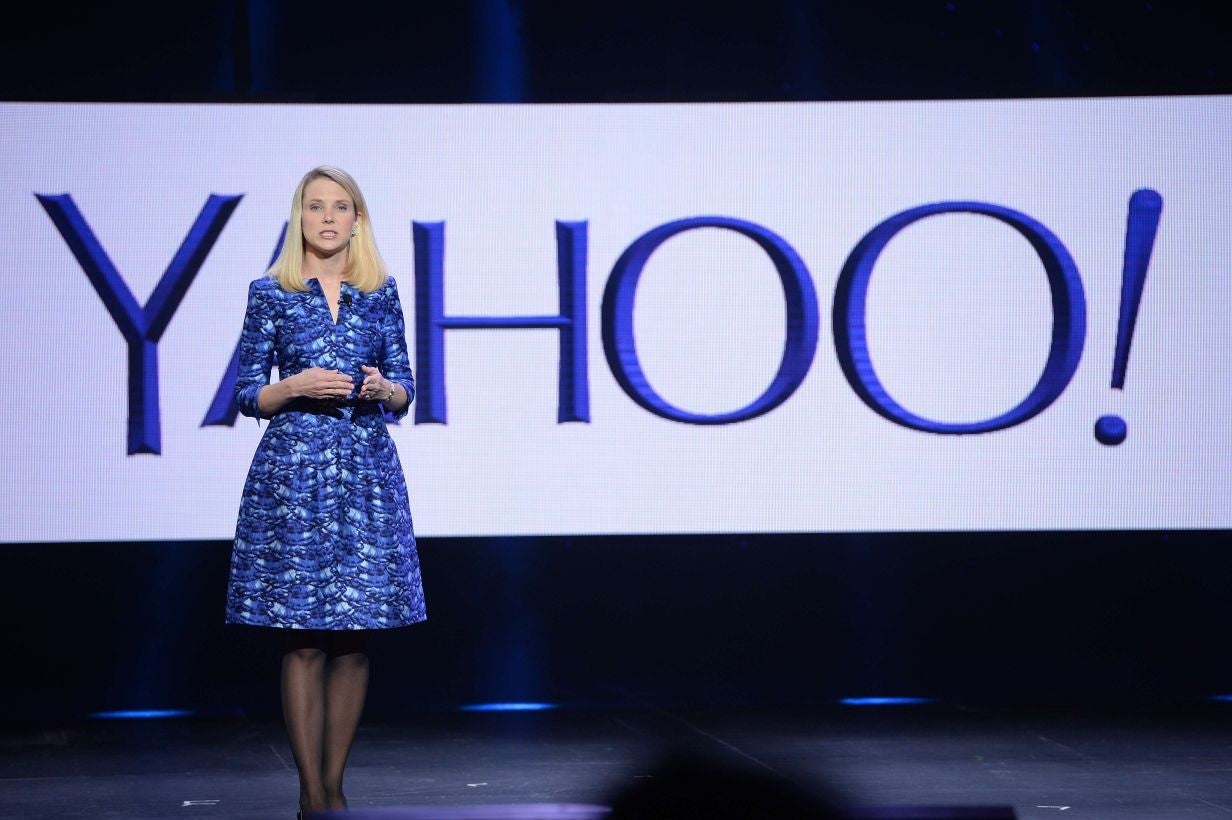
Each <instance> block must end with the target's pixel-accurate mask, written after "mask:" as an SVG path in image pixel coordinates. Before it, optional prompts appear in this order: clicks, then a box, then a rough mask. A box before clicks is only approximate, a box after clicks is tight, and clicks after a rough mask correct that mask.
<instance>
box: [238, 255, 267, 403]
mask: <svg viewBox="0 0 1232 820" xmlns="http://www.w3.org/2000/svg"><path fill="white" fill-rule="evenodd" d="M263 284H265V282H264V280H261V279H258V280H256V281H255V282H253V283H251V284H250V285H249V286H248V309H247V310H246V311H245V312H244V330H243V332H242V333H241V334H240V362H239V371H238V375H237V378H236V380H235V403H236V405H238V407H239V409H240V412H241V413H243V414H244V415H245V416H253V417H255V418H258V419H259V418H260V417H261V411H260V410H259V409H258V407H257V394H258V393H260V392H261V388H262V387H265V386H266V385H268V384H269V383H270V370H271V369H272V368H273V366H274V341H275V339H276V337H277V329H276V327H275V325H274V315H273V308H272V306H271V305H270V303H269V300H268V299H265V298H263V294H262V290H263V289H264V288H263V287H262V285H263Z"/></svg>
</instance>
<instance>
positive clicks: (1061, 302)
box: [833, 202, 1087, 435]
mask: <svg viewBox="0 0 1232 820" xmlns="http://www.w3.org/2000/svg"><path fill="white" fill-rule="evenodd" d="M950 213H972V214H981V215H983V216H990V217H992V218H993V219H997V220H999V221H1001V222H1004V223H1005V224H1007V225H1009V226H1010V227H1012V228H1014V229H1015V230H1016V231H1018V232H1019V233H1020V234H1022V235H1023V236H1024V237H1026V239H1027V241H1028V242H1030V243H1031V247H1032V248H1034V249H1035V252H1036V254H1038V255H1039V258H1040V260H1041V261H1042V262H1043V263H1044V271H1045V272H1046V273H1047V275H1048V287H1049V289H1050V291H1051V292H1052V342H1051V345H1050V347H1049V350H1048V360H1047V361H1046V362H1045V363H1044V371H1043V373H1042V374H1041V375H1040V377H1039V381H1037V382H1036V384H1035V387H1034V388H1033V389H1032V390H1031V392H1030V393H1029V394H1028V395H1027V397H1026V398H1024V399H1023V400H1022V401H1021V402H1019V403H1018V404H1017V405H1015V406H1014V407H1012V408H1011V409H1010V410H1008V411H1007V412H1005V413H1002V414H1001V415H999V416H995V417H993V418H990V419H984V420H983V421H975V422H963V423H957V424H955V423H948V422H941V421H934V420H932V419H926V418H924V417H922V416H917V415H916V414H914V413H912V412H911V411H909V410H907V409H906V408H905V407H903V406H902V405H900V404H899V403H898V402H896V401H894V399H893V398H891V397H890V394H889V393H888V392H887V391H886V389H885V387H884V386H883V385H882V384H881V381H880V379H878V378H877V373H876V371H875V370H874V369H873V362H872V359H871V358H870V357H869V352H868V339H867V337H866V327H865V309H866V301H867V298H868V285H869V281H870V279H871V278H872V274H873V265H874V264H875V263H876V262H877V257H878V256H880V254H881V252H882V251H883V250H884V249H885V246H886V245H887V244H889V242H890V240H891V239H893V238H894V237H895V236H896V235H897V234H898V232H899V231H901V230H902V229H903V228H906V227H907V226H908V225H910V224H912V223H913V222H918V221H919V220H921V219H925V218H927V217H930V216H937V215H940V214H950ZM833 317H834V346H835V348H836V349H837V352H838V360H839V364H840V365H841V366H842V368H843V374H844V375H845V376H846V377H847V381H848V383H850V384H851V387H852V389H854V390H855V392H856V394H857V395H858V396H859V397H860V398H861V399H862V400H863V401H864V403H865V404H867V405H868V406H869V407H871V408H872V409H873V410H874V411H876V412H877V413H878V414H880V415H881V416H884V417H885V418H887V419H889V420H890V421H892V422H894V423H895V424H900V425H902V426H903V427H910V428H912V429H915V430H924V431H927V432H930V433H941V434H945V435H963V434H970V433H988V432H991V431H993V430H1004V429H1005V428H1007V427H1013V426H1015V425H1018V424H1022V423H1023V422H1024V421H1027V420H1028V419H1031V418H1033V417H1034V416H1037V415H1039V414H1040V413H1042V412H1043V411H1044V410H1045V409H1046V408H1047V407H1048V406H1049V405H1050V404H1052V403H1053V402H1054V401H1056V399H1057V398H1058V397H1059V396H1060V395H1061V393H1062V392H1064V390H1065V388H1066V387H1067V386H1068V385H1069V382H1070V380H1071V379H1072V378H1073V377H1074V372H1075V371H1076V370H1077V369H1078V362H1079V360H1080V359H1081V358H1082V347H1083V343H1084V342H1085V340H1086V327H1087V308H1086V298H1085V296H1084V295H1083V289H1082V279H1081V277H1080V276H1079V274H1078V267H1077V266H1076V265H1075V264H1074V260H1073V258H1072V257H1071V256H1070V254H1069V251H1068V250H1066V249H1065V246H1064V245H1063V244H1061V240H1060V239H1058V238H1057V237H1056V236H1055V235H1054V234H1053V233H1052V231H1050V230H1048V229H1047V228H1046V227H1044V226H1043V225H1041V224H1040V223H1039V222H1036V221H1035V220H1034V219H1032V218H1031V217H1029V216H1027V215H1026V214H1023V213H1020V212H1018V211H1014V210H1011V209H1009V208H1004V207H1002V206H1000V205H992V204H988V203H984V202H937V203H934V204H931V205H921V206H919V207H918V208H911V209H909V210H906V211H903V212H902V213H898V214H895V215H894V216H892V217H890V218H889V219H887V220H885V221H884V222H882V223H881V224H879V225H877V226H876V227H875V228H873V229H872V230H871V231H869V232H868V233H867V234H865V235H864V238H863V239H861V240H860V242H859V243H858V244H857V245H856V247H855V248H854V249H853V250H852V252H851V255H850V256H848V257H847V261H846V262H845V263H844V264H843V270H842V273H841V274H840V275H839V279H838V285H837V287H836V288H835V292H834V313H833Z"/></svg>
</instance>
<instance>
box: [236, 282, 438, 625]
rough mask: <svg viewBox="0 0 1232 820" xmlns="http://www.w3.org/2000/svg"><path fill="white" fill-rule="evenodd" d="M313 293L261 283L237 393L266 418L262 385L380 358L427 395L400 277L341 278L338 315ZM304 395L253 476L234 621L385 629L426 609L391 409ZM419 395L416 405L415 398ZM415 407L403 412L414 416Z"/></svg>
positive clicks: (314, 288) (280, 418)
mask: <svg viewBox="0 0 1232 820" xmlns="http://www.w3.org/2000/svg"><path fill="white" fill-rule="evenodd" d="M307 284H308V288H309V289H308V290H307V291H306V292H302V293H293V292H287V291H284V290H283V289H282V288H281V287H280V286H279V285H278V283H277V281H275V280H273V279H270V278H261V279H258V280H257V281H255V282H253V283H252V284H251V286H250V287H249V289H248V310H247V313H246V314H245V316H244V331H243V335H242V337H241V339H240V360H239V378H238V380H237V382H236V386H235V398H236V402H237V404H238V405H239V408H240V412H242V413H243V414H244V415H246V416H256V417H259V413H258V410H257V393H258V392H259V391H260V390H261V388H262V387H264V386H265V385H267V384H269V379H270V370H271V368H272V366H273V365H274V362H275V357H276V360H277V363H278V370H279V376H280V378H284V379H285V378H287V377H288V376H292V375H294V374H296V373H299V372H301V371H303V370H307V369H310V368H312V367H325V368H330V369H334V370H339V371H341V372H343V373H347V374H350V375H351V376H353V377H354V379H355V383H356V386H357V387H358V385H359V383H360V382H361V381H362V380H363V375H364V374H363V371H362V370H360V365H375V366H376V367H377V368H379V369H380V371H381V375H382V376H384V377H385V378H387V379H389V380H390V381H394V382H397V383H398V384H400V385H402V387H403V388H404V389H405V390H406V394H407V396H408V397H413V396H414V395H415V382H414V380H413V379H412V377H411V368H410V362H409V360H408V358H407V352H406V329H405V326H404V324H403V318H402V305H401V303H400V302H399V301H398V288H397V286H396V285H395V284H394V280H393V279H388V280H387V281H386V282H385V284H384V285H382V286H381V288H380V289H379V290H376V291H374V292H372V293H364V292H363V291H361V290H358V289H356V288H354V287H352V286H351V285H349V284H348V283H346V282H343V283H342V290H341V295H340V298H339V305H338V321H337V323H336V324H335V323H334V320H333V317H332V316H331V315H330V312H329V303H328V302H327V301H326V298H325V294H324V292H323V291H322V290H321V286H320V284H319V283H318V282H317V281H316V280H315V279H311V280H309V281H308V283H307ZM357 395H358V394H357V391H356V392H353V393H352V395H351V398H348V399H346V400H344V401H341V402H332V401H315V400H311V399H296V400H295V401H293V402H291V403H290V404H288V405H286V406H285V407H284V408H283V409H282V410H280V411H279V412H278V413H276V414H275V415H274V417H273V418H272V419H271V420H270V422H269V426H268V427H267V428H266V430H265V435H264V436H262V438H261V443H260V444H259V445H258V446H257V452H256V454H255V455H254V456H253V459H252V466H251V467H250V468H249V471H248V480H247V482H246V483H245V484H244V497H243V500H242V501H241V503H240V511H239V521H238V523H237V525H236V528H235V546H234V549H233V551H232V554H231V578H230V583H229V584H228V588H227V621H228V622H230V623H238V624H249V625H252V626H272V627H283V628H289V629H383V628H390V627H398V626H406V625H407V624H413V623H415V622H417V621H422V620H424V618H425V617H427V614H426V612H425V609H424V599H423V586H422V584H421V582H420V577H419V555H418V553H417V552H416V549H415V535H414V530H413V528H412V524H411V511H410V504H409V502H408V500H407V493H406V479H405V476H404V475H403V473H402V465H401V463H400V462H399V461H398V451H397V450H396V449H395V447H394V442H393V439H391V438H390V436H389V431H388V430H386V428H385V416H384V410H383V407H382V406H381V405H380V404H379V403H377V402H373V401H367V400H363V399H359V398H358V397H357ZM408 404H409V402H408ZM405 414H406V410H405V409H404V410H403V411H402V415H405Z"/></svg>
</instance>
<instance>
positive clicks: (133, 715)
mask: <svg viewBox="0 0 1232 820" xmlns="http://www.w3.org/2000/svg"><path fill="white" fill-rule="evenodd" d="M191 714H192V712H190V711H189V710H187V709H126V710H123V711H120V712H95V713H94V714H92V715H90V717H93V718H99V719H101V720H149V719H151V718H178V717H188V716H189V715H191Z"/></svg>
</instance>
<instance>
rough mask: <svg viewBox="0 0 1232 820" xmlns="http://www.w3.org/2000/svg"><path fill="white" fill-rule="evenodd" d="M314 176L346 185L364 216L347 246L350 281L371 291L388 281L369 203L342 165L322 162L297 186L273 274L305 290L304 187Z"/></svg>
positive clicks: (290, 287)
mask: <svg viewBox="0 0 1232 820" xmlns="http://www.w3.org/2000/svg"><path fill="white" fill-rule="evenodd" d="M314 179H330V180H333V181H334V182H336V183H338V184H339V185H340V186H342V190H344V191H346V193H347V196H349V197H350V198H351V202H352V203H353V204H354V206H355V213H356V215H357V216H360V217H362V218H361V219H360V220H359V221H358V223H357V226H356V231H355V235H354V236H352V237H351V241H350V243H348V245H347V266H346V280H347V282H349V283H350V284H351V285H352V286H354V287H356V288H359V289H360V290H362V291H365V292H367V293H371V292H372V291H374V290H377V289H379V288H380V287H381V286H382V285H384V284H385V280H386V279H387V278H388V277H389V273H388V272H387V271H386V269H385V262H384V261H382V260H381V254H380V251H378V250H377V249H376V237H375V236H373V233H372V220H371V219H370V218H369V216H368V204H367V203H366V202H364V195H363V193H362V192H361V191H360V190H359V185H357V184H356V182H355V180H354V178H352V176H351V175H350V174H348V173H347V172H346V171H344V170H342V169H341V168H334V167H333V166H330V165H321V166H319V167H317V168H313V169H312V170H311V171H309V172H308V173H306V174H304V178H303V179H301V180H300V181H299V185H297V186H295V194H294V195H293V196H292V197H291V218H290V219H289V220H287V235H286V237H285V238H284V239H283V240H282V250H281V251H280V252H279V254H278V258H277V259H275V260H274V264H273V265H271V266H270V269H269V271H268V273H269V276H270V277H271V278H273V279H276V280H277V281H278V285H279V286H280V287H281V288H282V289H283V290H288V291H304V290H308V286H307V285H306V284H304V271H303V268H304V229H303V221H302V220H303V213H304V189H305V188H307V187H308V183H310V182H312V181H313V180H314Z"/></svg>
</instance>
